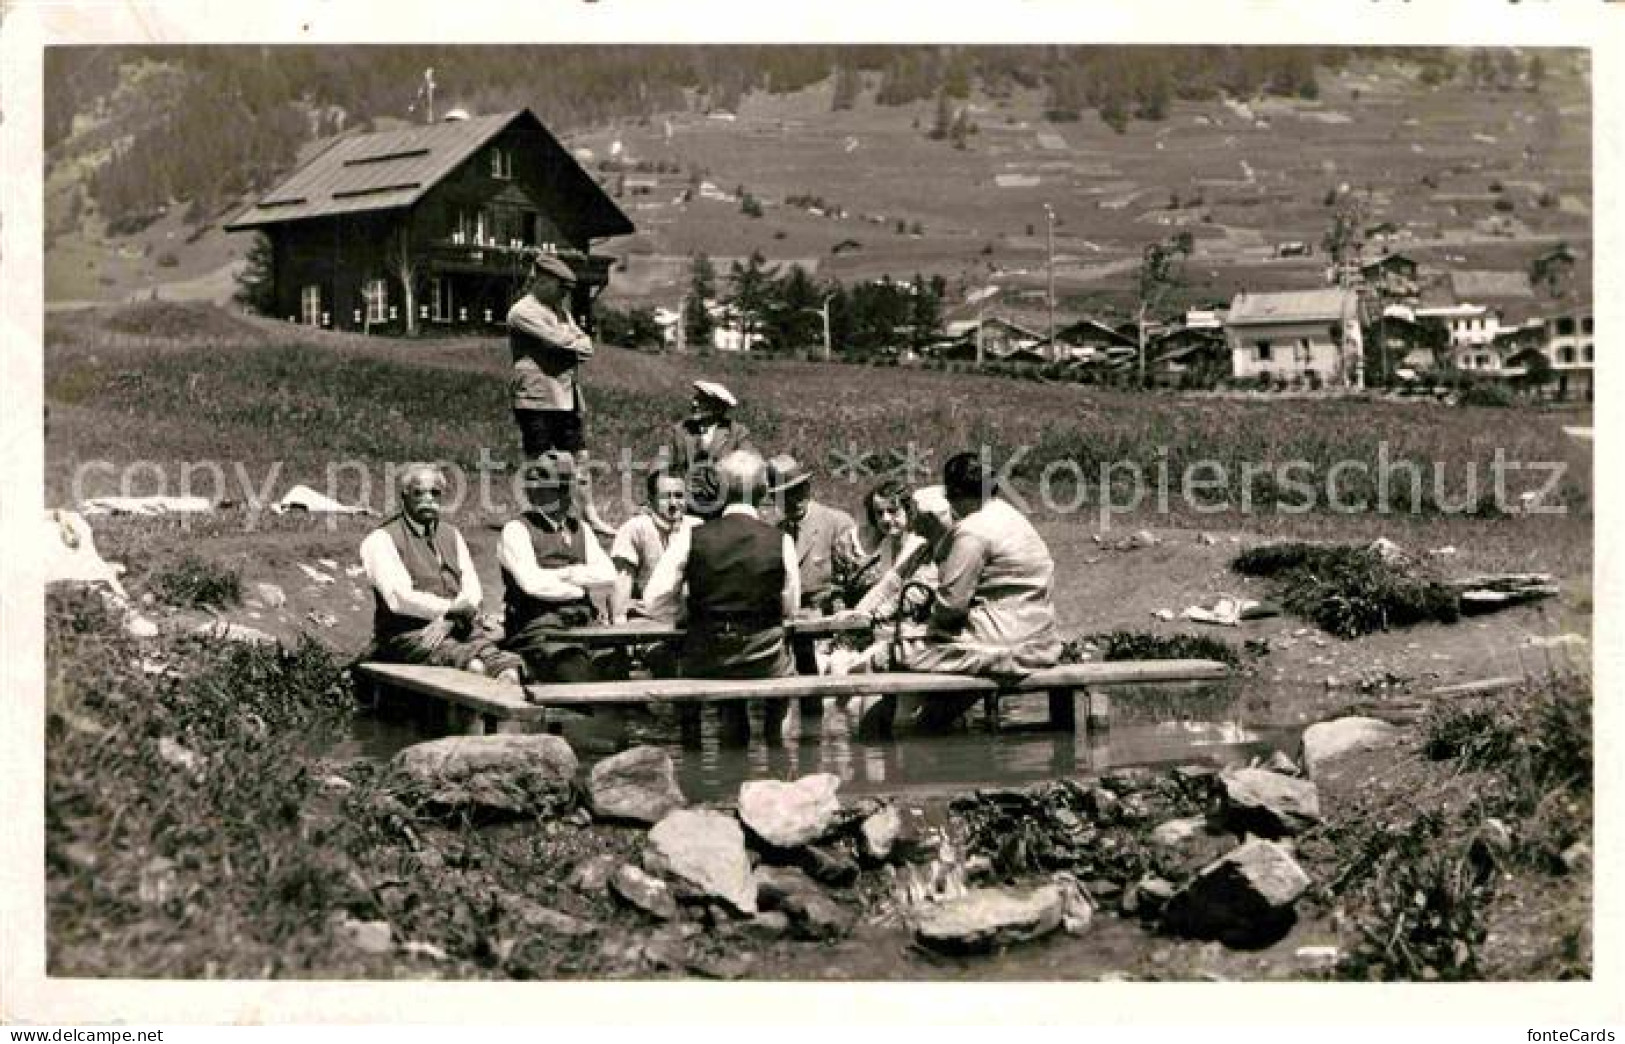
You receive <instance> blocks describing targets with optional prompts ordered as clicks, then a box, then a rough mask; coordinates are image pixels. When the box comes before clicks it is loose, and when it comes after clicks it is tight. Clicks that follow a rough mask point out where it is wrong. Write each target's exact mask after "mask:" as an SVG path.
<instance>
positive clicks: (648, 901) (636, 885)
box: [609, 863, 677, 921]
mask: <svg viewBox="0 0 1625 1044" xmlns="http://www.w3.org/2000/svg"><path fill="white" fill-rule="evenodd" d="M609 887H610V890H611V891H613V892H614V893H615V894H616V895H618V896H620V897H621V898H622V899H623V900H625V901H626V902H627V903H630V904H631V905H632V906H635V907H637V908H638V909H639V910H642V911H643V912H644V913H646V914H648V915H649V916H651V917H654V918H658V919H659V920H662V921H669V920H671V919H672V918H674V917H676V916H677V900H676V899H673V898H672V895H671V889H670V888H667V887H666V882H664V881H662V880H660V878H658V877H655V876H654V875H652V874H646V873H644V872H643V871H642V870H639V869H638V868H637V867H635V866H633V865H632V864H631V863H622V864H621V865H620V866H618V867H616V868H615V872H614V873H613V874H611V875H610V878H609Z"/></svg>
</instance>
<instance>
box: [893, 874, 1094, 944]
mask: <svg viewBox="0 0 1625 1044" xmlns="http://www.w3.org/2000/svg"><path fill="white" fill-rule="evenodd" d="M1063 909H1064V901H1063V899H1062V896H1061V890H1060V889H1059V888H1057V887H1056V886H1055V885H1053V884H1048V885H1043V886H1042V887H1039V888H1037V889H1034V890H1032V891H1017V890H1015V889H1009V888H977V889H973V890H972V891H970V892H967V893H965V894H964V895H962V896H960V897H959V898H957V899H950V900H948V901H947V902H944V903H930V904H927V905H926V906H925V907H924V908H923V909H921V911H920V912H919V914H918V915H917V917H916V920H915V926H914V934H915V937H916V938H917V939H918V940H919V942H920V944H921V945H922V946H926V947H928V948H930V949H933V950H941V951H944V952H947V953H985V952H987V951H989V950H993V949H997V948H999V947H1001V946H1008V945H1011V944H1012V943H1022V942H1028V941H1030V940H1033V939H1039V938H1042V937H1044V936H1046V935H1048V934H1050V933H1051V932H1053V931H1055V929H1057V928H1059V927H1060V926H1061V915H1062V912H1063Z"/></svg>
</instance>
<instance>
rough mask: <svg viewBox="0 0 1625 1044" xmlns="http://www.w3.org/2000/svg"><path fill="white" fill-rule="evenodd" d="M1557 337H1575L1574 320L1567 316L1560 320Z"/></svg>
mask: <svg viewBox="0 0 1625 1044" xmlns="http://www.w3.org/2000/svg"><path fill="white" fill-rule="evenodd" d="M1557 336H1559V337H1573V336H1574V320H1573V319H1570V318H1568V317H1567V316H1565V317H1564V318H1562V319H1559V320H1558V321H1557Z"/></svg>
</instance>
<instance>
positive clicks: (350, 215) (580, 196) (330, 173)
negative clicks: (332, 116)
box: [226, 109, 633, 333]
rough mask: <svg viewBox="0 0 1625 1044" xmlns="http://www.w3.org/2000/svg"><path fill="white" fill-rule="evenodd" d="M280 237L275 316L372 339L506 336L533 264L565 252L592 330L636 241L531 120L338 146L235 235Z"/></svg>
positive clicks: (487, 120) (274, 194)
mask: <svg viewBox="0 0 1625 1044" xmlns="http://www.w3.org/2000/svg"><path fill="white" fill-rule="evenodd" d="M226 230H227V231H228V232H238V231H257V232H262V233H264V234H265V236H266V237H267V238H268V239H269V240H270V244H271V250H272V257H273V262H272V280H273V295H272V296H273V297H274V300H275V302H276V311H275V313H274V314H276V315H278V316H282V317H285V318H287V319H288V320H290V321H292V322H299V323H304V324H306V325H310V326H323V327H330V328H334V329H343V330H364V331H367V332H370V333H413V332H416V331H417V330H419V329H424V328H428V329H448V330H449V329H464V330H466V329H489V328H492V327H500V326H501V325H502V324H503V322H504V319H505V317H506V315H507V311H508V307H509V306H510V305H511V304H512V302H513V301H514V299H515V298H517V297H518V296H519V293H520V291H521V287H522V285H523V282H524V274H525V268H526V264H525V261H526V257H527V255H528V253H529V252H531V251H533V250H536V249H540V250H542V251H545V252H548V253H553V254H556V255H558V256H559V257H560V258H562V259H563V260H564V261H566V262H567V263H568V264H569V265H570V266H571V268H573V269H574V270H575V272H576V274H577V277H578V279H579V283H578V285H577V286H576V291H575V297H574V300H573V302H572V305H573V309H574V311H575V313H576V316H577V318H578V319H579V320H581V321H582V322H583V323H584V324H587V325H588V326H589V327H590V324H591V320H592V302H593V300H594V299H595V298H596V297H597V296H598V294H599V293H601V292H602V291H603V289H604V287H605V286H606V285H607V284H608V282H609V269H610V264H611V262H612V260H613V259H612V258H609V257H604V256H599V255H594V254H593V253H592V246H593V241H594V240H595V239H601V238H604V237H608V236H622V235H627V234H629V233H631V232H632V231H633V227H632V222H631V221H629V220H628V219H627V217H626V215H625V214H623V213H622V212H621V210H620V208H618V207H617V206H616V205H615V203H614V202H613V201H612V200H611V199H610V198H609V196H608V195H606V194H605V193H604V191H603V189H602V188H600V187H599V185H598V184H597V182H595V181H594V180H593V178H592V176H591V175H589V174H588V173H587V172H586V171H585V170H583V169H582V167H581V165H580V164H579V163H577V162H576V160H575V158H574V157H573V156H572V155H571V154H570V152H569V150H567V149H565V148H564V146H562V145H561V144H559V142H558V140H557V139H556V138H554V137H553V135H552V134H550V133H549V132H548V130H547V128H546V127H544V126H542V123H541V121H540V120H538V119H537V118H536V117H535V115H533V114H532V113H531V111H530V110H529V109H522V110H519V111H517V112H507V113H501V114H497V115H491V116H480V117H474V118H469V119H451V120H446V121H443V122H441V123H434V124H426V125H422V126H412V127H405V128H402V129H399V130H390V131H382V132H379V133H375V134H362V135H356V136H352V137H346V138H341V139H339V140H338V141H336V142H334V143H333V144H332V145H331V146H329V147H328V148H327V149H326V150H325V151H323V152H322V153H321V154H320V155H318V156H316V158H314V159H312V160H311V161H310V162H309V163H307V164H305V165H304V166H303V167H301V168H299V169H298V170H297V171H295V172H294V173H293V174H292V175H290V176H289V177H288V178H287V179H286V180H284V181H283V182H282V183H281V184H280V185H278V186H276V187H275V188H274V189H272V190H271V191H270V192H268V193H266V194H265V196H264V197H262V198H261V199H260V200H259V201H258V202H256V203H255V204H253V205H252V206H250V207H249V208H248V209H247V210H245V211H244V212H243V213H242V214H240V215H238V217H237V218H236V219H235V220H233V221H232V222H230V223H229V224H227V225H226Z"/></svg>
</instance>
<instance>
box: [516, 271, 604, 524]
mask: <svg viewBox="0 0 1625 1044" xmlns="http://www.w3.org/2000/svg"><path fill="white" fill-rule="evenodd" d="M575 285H576V275H575V272H574V271H572V270H571V268H570V266H569V265H567V264H565V263H564V262H563V261H561V260H559V259H558V258H557V257H553V256H552V255H549V254H537V255H535V257H534V258H533V259H532V260H531V264H530V278H529V280H528V282H527V283H526V284H525V295H524V296H523V297H521V298H520V299H519V300H518V301H515V302H514V305H513V307H512V308H510V309H508V344H509V347H510V348H511V349H512V351H513V379H512V381H511V382H510V385H509V387H510V389H511V391H512V395H513V415H514V419H515V420H516V421H518V423H519V439H520V443H521V444H522V445H523V447H524V453H525V459H526V461H527V462H529V461H534V460H536V459H537V458H538V457H540V456H542V454H544V453H547V452H548V451H549V450H556V451H559V452H561V453H568V454H570V455H571V456H573V457H575V458H577V464H578V465H579V466H578V468H577V476H578V478H577V484H578V485H579V486H580V487H581V490H580V492H581V494H582V496H581V500H582V504H581V508H582V518H583V520H584V521H585V522H586V523H587V524H588V525H589V526H591V527H592V528H593V529H594V530H596V531H597V532H598V533H600V534H601V535H605V536H613V535H614V532H615V531H614V530H613V529H610V527H609V526H607V525H605V524H604V522H603V520H602V519H601V518H599V517H598V511H597V509H596V508H595V507H594V506H593V502H592V488H591V474H590V472H589V470H588V469H587V467H586V449H587V440H586V430H585V424H584V422H583V413H584V403H583V401H582V397H581V385H580V377H579V375H578V374H577V370H578V369H579V367H580V365H581V364H582V363H584V362H586V361H587V360H588V359H591V358H592V356H593V343H592V338H591V337H588V336H587V334H586V332H585V331H584V330H582V329H581V327H579V326H577V325H576V321H575V319H574V317H573V316H571V314H570V294H571V292H572V291H573V290H574V288H575Z"/></svg>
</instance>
